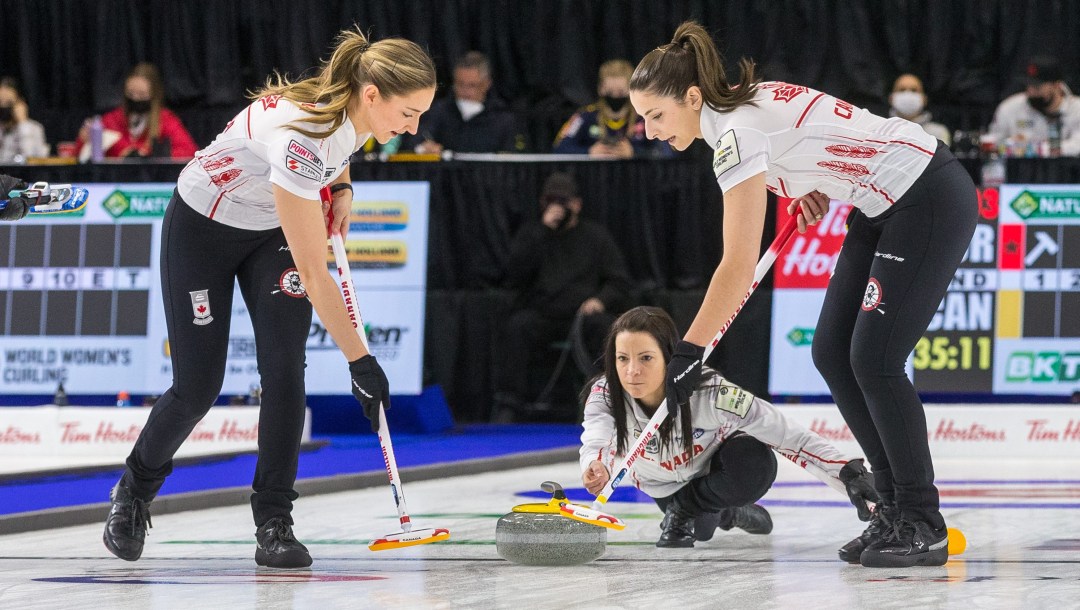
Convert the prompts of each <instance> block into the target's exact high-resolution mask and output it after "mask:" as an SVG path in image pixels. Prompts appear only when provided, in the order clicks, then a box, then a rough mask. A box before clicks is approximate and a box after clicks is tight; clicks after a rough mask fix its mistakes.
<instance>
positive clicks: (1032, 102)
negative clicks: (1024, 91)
mask: <svg viewBox="0 0 1080 610" xmlns="http://www.w3.org/2000/svg"><path fill="white" fill-rule="evenodd" d="M1027 103H1028V106H1031V107H1032V108H1034V109H1035V110H1038V111H1039V112H1042V113H1045V112H1046V111H1047V109H1049V108H1050V104H1052V103H1054V98H1052V97H1041V96H1038V95H1029V96H1028V98H1027Z"/></svg>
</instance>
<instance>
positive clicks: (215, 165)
mask: <svg viewBox="0 0 1080 610" xmlns="http://www.w3.org/2000/svg"><path fill="white" fill-rule="evenodd" d="M233 161H236V159H234V158H232V157H222V158H220V159H214V160H213V161H210V162H209V163H204V164H203V169H205V170H206V171H208V172H213V171H217V170H219V169H221V168H223V167H228V166H230V165H232V163H233Z"/></svg>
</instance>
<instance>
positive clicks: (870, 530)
mask: <svg viewBox="0 0 1080 610" xmlns="http://www.w3.org/2000/svg"><path fill="white" fill-rule="evenodd" d="M897 512H898V511H897V510H896V507H895V506H893V505H891V504H885V503H878V504H877V505H876V506H874V511H873V512H872V513H870V523H869V524H868V525H867V526H866V529H865V530H863V533H861V534H859V536H858V538H855V539H853V540H852V541H851V542H848V543H847V544H845V545H844V546H842V547H840V550H839V551H838V554H839V555H840V560H841V561H846V562H848V563H860V561H861V560H860V556H861V555H862V552H863V550H864V549H866V547H868V546H870V545H871V544H873V543H875V542H877V541H878V540H881V537H882V536H883V535H884V534H885V532H886V531H887V530H888V529H889V526H891V525H892V522H893V520H894V519H896V517H897Z"/></svg>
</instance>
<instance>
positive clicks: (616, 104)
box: [604, 95, 630, 112]
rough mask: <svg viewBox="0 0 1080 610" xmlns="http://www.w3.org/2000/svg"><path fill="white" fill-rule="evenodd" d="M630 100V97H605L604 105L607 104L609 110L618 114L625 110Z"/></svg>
mask: <svg viewBox="0 0 1080 610" xmlns="http://www.w3.org/2000/svg"><path fill="white" fill-rule="evenodd" d="M629 99H630V98H628V97H613V96H610V95H605V96H604V103H605V104H607V107H608V108H611V111H612V112H618V111H620V110H622V109H623V106H625V105H626V102H627V101H628V100H629Z"/></svg>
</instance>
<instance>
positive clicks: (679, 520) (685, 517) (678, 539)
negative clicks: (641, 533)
mask: <svg viewBox="0 0 1080 610" xmlns="http://www.w3.org/2000/svg"><path fill="white" fill-rule="evenodd" d="M660 529H662V530H664V531H663V532H661V534H660V539H659V540H657V541H656V546H658V547H660V548H664V549H688V548H690V547H692V546H694V516H693V515H691V514H690V513H687V512H685V511H683V510H682V509H681V508H679V506H678V503H676V502H672V503H671V504H668V507H667V510H665V511H664V520H663V521H661V522H660Z"/></svg>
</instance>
